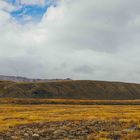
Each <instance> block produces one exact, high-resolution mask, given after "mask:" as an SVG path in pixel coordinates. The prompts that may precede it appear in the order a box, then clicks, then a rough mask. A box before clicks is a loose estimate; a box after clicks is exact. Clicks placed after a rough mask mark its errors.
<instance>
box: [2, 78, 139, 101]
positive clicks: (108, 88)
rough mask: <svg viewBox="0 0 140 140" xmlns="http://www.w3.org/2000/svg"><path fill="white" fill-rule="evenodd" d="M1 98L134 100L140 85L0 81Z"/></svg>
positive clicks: (100, 82)
mask: <svg viewBox="0 0 140 140" xmlns="http://www.w3.org/2000/svg"><path fill="white" fill-rule="evenodd" d="M0 97H1V98H5V97H12V98H52V99H93V100H133V99H140V84H130V83H119V82H103V81H73V80H69V81H56V82H42V83H41V82H39V83H36V82H34V83H33V82H32V83H31V82H29V83H25V82H23V83H19V82H10V81H0Z"/></svg>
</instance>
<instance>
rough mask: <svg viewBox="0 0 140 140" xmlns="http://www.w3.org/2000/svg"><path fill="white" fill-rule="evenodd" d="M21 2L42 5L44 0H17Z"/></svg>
mask: <svg viewBox="0 0 140 140" xmlns="http://www.w3.org/2000/svg"><path fill="white" fill-rule="evenodd" d="M19 1H20V2H21V4H27V5H34V4H35V5H37V4H40V5H44V4H45V0H19Z"/></svg>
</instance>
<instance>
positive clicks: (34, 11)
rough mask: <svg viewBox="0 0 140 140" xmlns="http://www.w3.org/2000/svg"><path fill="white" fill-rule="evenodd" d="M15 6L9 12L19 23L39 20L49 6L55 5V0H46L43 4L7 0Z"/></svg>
mask: <svg viewBox="0 0 140 140" xmlns="http://www.w3.org/2000/svg"><path fill="white" fill-rule="evenodd" d="M7 2H8V3H10V4H12V5H14V6H15V10H13V11H12V12H11V13H10V14H11V16H12V17H13V18H14V19H15V20H17V21H18V22H20V23H27V22H39V21H40V20H41V19H42V17H43V15H44V13H46V11H47V9H48V8H49V7H50V6H54V7H56V5H57V3H56V2H55V0H52V1H50V0H46V2H45V4H43V5H41V4H22V3H21V2H20V1H19V0H7Z"/></svg>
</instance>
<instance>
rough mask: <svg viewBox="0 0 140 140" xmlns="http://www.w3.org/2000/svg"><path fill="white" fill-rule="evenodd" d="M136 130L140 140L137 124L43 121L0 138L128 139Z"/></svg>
mask: <svg viewBox="0 0 140 140" xmlns="http://www.w3.org/2000/svg"><path fill="white" fill-rule="evenodd" d="M134 131H136V132H138V134H137V135H136V137H135V139H138V140H140V128H139V127H138V126H137V124H133V125H132V124H131V125H130V126H129V127H128V125H126V124H125V123H124V122H119V121H95V120H90V121H86V120H83V121H63V122H42V123H32V124H24V125H18V126H15V127H12V128H10V130H9V131H7V132H3V133H2V132H1V133H0V140H87V139H88V140H94V139H97V140H98V139H99V137H106V138H108V139H111V140H121V139H123V138H122V137H124V138H125V137H126V139H127V136H128V135H130V133H133V132H134ZM100 132H102V135H101V133H100ZM103 132H104V133H103ZM105 134H106V135H105Z"/></svg>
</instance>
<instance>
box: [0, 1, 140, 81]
mask: <svg viewBox="0 0 140 140" xmlns="http://www.w3.org/2000/svg"><path fill="white" fill-rule="evenodd" d="M139 5H140V1H139V0H133V1H128V0H90V1H87V0H20V1H18V0H1V1H0V74H1V75H17V76H26V77H30V78H49V79H51V78H72V79H89V80H109V81H125V82H140V65H139V64H140V6H139Z"/></svg>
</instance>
